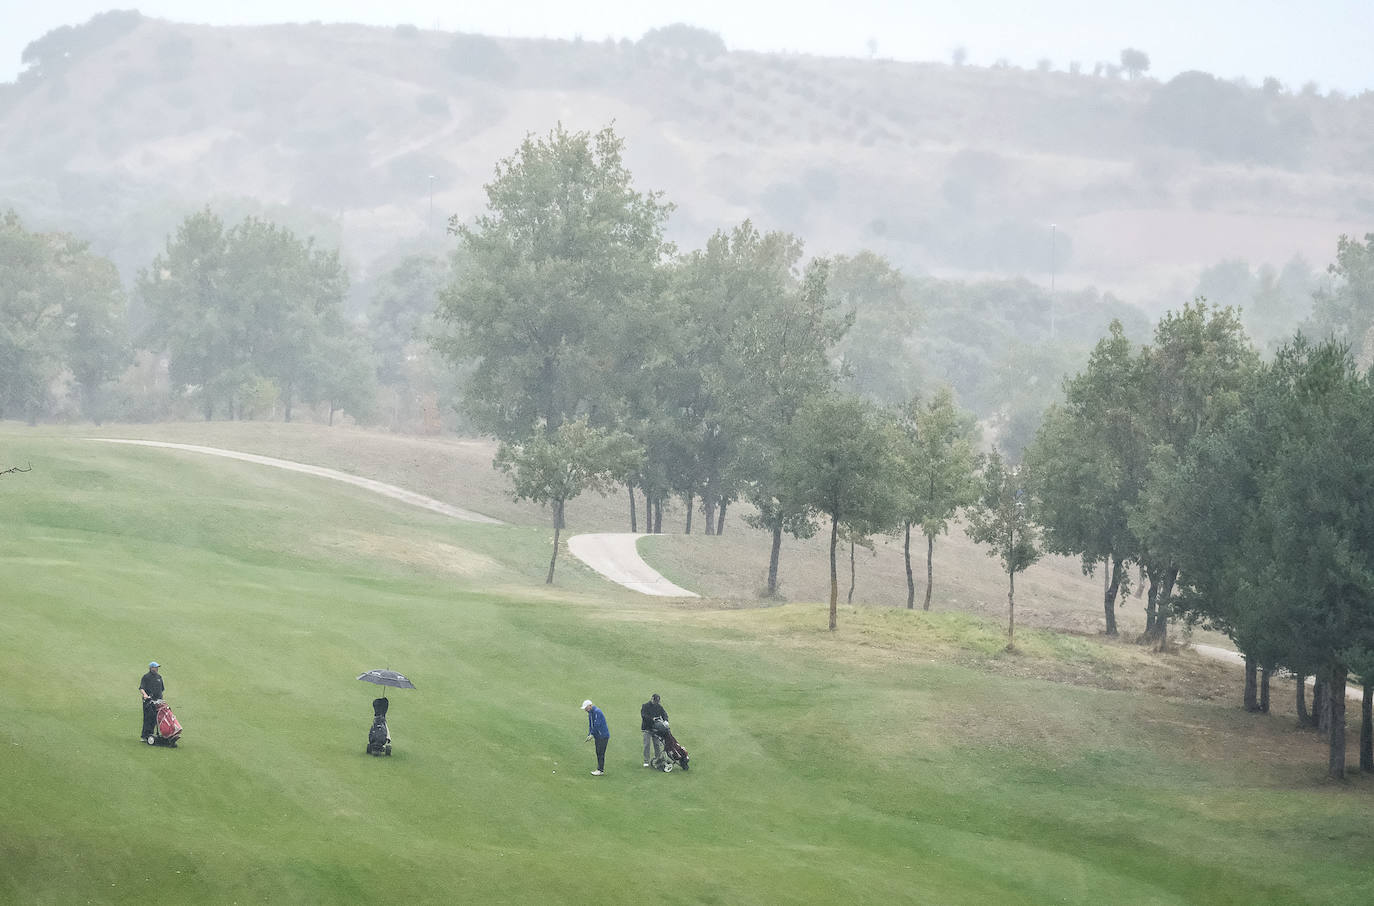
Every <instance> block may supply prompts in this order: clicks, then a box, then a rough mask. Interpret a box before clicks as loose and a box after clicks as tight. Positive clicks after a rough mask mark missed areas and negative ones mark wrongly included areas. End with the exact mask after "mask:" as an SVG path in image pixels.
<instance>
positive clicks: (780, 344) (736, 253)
mask: <svg viewBox="0 0 1374 906" xmlns="http://www.w3.org/2000/svg"><path fill="white" fill-rule="evenodd" d="M802 256H803V252H802V244H801V242H800V240H798V239H797V238H796V237H794V236H792V235H790V234H787V233H776V232H775V233H767V234H760V233H759V232H758V231H757V230H756V229H755V228H754V226H753V225H752V224H751V223H749V222H748V221H746V222H744V223H743V224H741V225H740V226H738V227H737V228H736V229H735V230H733V231H732V232H731V233H730V234H729V235H726V234H723V233H718V234H716V236H714V237H712V241H711V242H710V243H708V245H707V249H706V252H705V254H704V255H703V257H702V259H701V264H702V265H703V266H704V267H705V268H706V273H707V274H708V275H710V276H709V279H708V281H707V289H706V291H705V292H701V293H698V294H697V298H699V299H701V298H704V299H708V300H714V301H709V302H708V303H707V304H706V306H705V307H704V308H703V309H702V310H701V311H700V312H699V313H698V316H697V323H698V324H699V325H700V329H699V335H701V336H705V337H708V338H709V339H708V340H707V341H706V346H707V347H708V348H709V349H710V350H711V353H710V354H709V355H708V356H707V357H706V358H705V359H704V364H703V372H704V373H703V383H704V386H705V389H706V391H707V393H708V394H709V396H710V398H711V399H712V400H714V401H715V405H716V407H717V408H718V410H719V412H720V416H719V420H720V423H721V426H722V428H723V429H724V431H726V432H727V433H728V436H730V437H731V438H733V439H734V440H735V443H736V450H737V457H738V459H737V463H738V466H737V469H736V470H735V472H734V474H735V475H737V476H739V479H738V480H739V483H740V485H741V486H742V488H743V494H744V496H745V497H747V499H748V500H749V502H750V503H751V504H752V505H753V507H754V513H753V514H752V515H751V516H750V517H748V518H747V521H748V522H749V523H750V524H751V525H752V526H754V527H756V528H759V529H762V530H764V531H767V532H769V533H770V534H771V536H772V545H771V547H770V549H769V560H768V581H767V587H766V592H765V593H766V594H768V595H770V596H771V595H775V594H777V588H778V567H779V562H780V557H781V549H782V536H783V535H784V533H786V534H791V535H793V536H795V537H799V538H805V537H809V536H810V534H811V533H812V532H813V531H814V528H815V527H814V523H813V522H812V521H811V518H810V508H809V507H808V506H807V504H806V503H805V502H804V501H801V500H799V499H797V498H796V497H795V496H792V490H793V488H792V487H791V486H789V484H788V483H787V482H786V481H784V480H783V479H782V478H781V476H780V473H779V468H780V464H781V462H782V461H783V458H784V457H785V456H787V455H788V454H787V449H786V447H787V444H788V443H789V440H788V439H789V437H790V436H791V434H790V431H791V424H792V421H793V420H794V419H795V418H796V416H797V413H798V412H799V411H800V410H801V408H802V407H803V406H804V405H805V404H806V403H807V402H808V401H809V400H811V399H813V398H815V397H817V396H818V395H821V394H824V393H825V392H827V391H828V390H829V388H831V387H833V386H834V383H835V380H836V372H835V369H834V368H833V366H832V363H831V361H830V358H829V356H828V353H827V351H828V350H829V349H831V348H832V347H833V346H834V344H835V343H836V342H837V341H838V340H839V339H840V338H841V337H842V336H843V335H844V332H845V330H846V329H848V326H849V319H848V318H847V317H846V316H845V314H843V313H842V312H840V311H839V310H838V307H837V305H836V303H835V301H834V299H832V298H831V296H830V294H829V290H828V281H829V262H827V261H825V260H824V259H816V260H813V261H811V262H809V263H807V264H806V265H805V266H804V267H803V266H802V264H801V261H802ZM713 311H714V312H721V315H722V316H720V317H713V316H712V312H713ZM727 474H729V473H727Z"/></svg>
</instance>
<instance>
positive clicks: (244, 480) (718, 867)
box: [0, 431, 1374, 903]
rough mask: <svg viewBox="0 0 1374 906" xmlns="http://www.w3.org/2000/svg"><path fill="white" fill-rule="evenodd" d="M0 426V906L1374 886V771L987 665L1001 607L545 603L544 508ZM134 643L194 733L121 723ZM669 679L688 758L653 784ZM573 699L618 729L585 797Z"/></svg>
mask: <svg viewBox="0 0 1374 906" xmlns="http://www.w3.org/2000/svg"><path fill="white" fill-rule="evenodd" d="M0 437H3V441H2V442H0V450H2V451H3V456H4V457H5V459H6V461H13V462H30V461H32V462H33V464H34V466H35V468H34V471H33V472H30V473H26V474H23V475H19V476H6V477H5V478H4V479H3V480H0V481H3V483H2V484H0V500H3V502H4V506H5V509H6V512H7V516H8V518H7V520H6V521H7V530H6V532H5V533H4V538H3V539H2V540H0V589H3V592H0V594H2V595H3V609H4V613H5V625H6V632H5V633H3V634H0V681H3V683H4V685H5V688H6V696H5V698H4V704H3V705H0V726H3V727H4V734H3V738H0V744H3V745H4V748H5V750H6V755H5V758H4V762H3V764H4V765H5V772H4V773H5V777H6V780H7V783H6V789H7V793H8V795H7V797H6V798H5V799H4V801H3V805H0V901H14V902H30V903H31V902H51V903H67V902H80V901H85V900H90V901H92V902H120V901H132V900H135V899H142V898H145V897H147V896H149V895H150V894H153V893H154V892H156V894H157V895H158V896H159V897H169V898H177V899H182V900H189V901H191V902H205V901H213V902H232V901H235V900H237V901H240V902H266V901H275V902H363V901H381V900H384V899H385V900H411V901H423V902H454V901H460V900H473V899H476V898H478V897H480V898H481V899H482V900H483V901H485V902H530V901H532V900H534V899H536V898H540V899H546V900H553V901H556V902H590V901H594V900H600V901H609V902H623V901H629V900H631V899H634V900H641V899H645V898H649V897H653V896H658V897H659V898H661V899H666V900H667V901H668V902H719V903H727V902H728V903H749V902H758V903H774V902H799V901H811V902H860V901H863V902H871V901H876V900H879V899H880V898H881V899H884V900H897V901H912V900H914V901H926V902H993V901H995V902H1071V903H1073V902H1081V903H1101V902H1158V903H1175V902H1209V903H1217V902H1237V903H1241V902H1244V903H1257V902H1274V903H1292V902H1304V901H1306V902H1335V901H1344V902H1356V901H1361V900H1368V899H1369V898H1371V897H1374V875H1371V872H1370V870H1369V869H1368V867H1367V866H1368V842H1367V815H1368V808H1369V796H1370V794H1371V787H1370V786H1369V784H1368V782H1367V780H1366V779H1364V778H1358V779H1356V780H1355V781H1354V782H1352V783H1351V784H1349V787H1350V788H1333V787H1329V786H1327V785H1324V784H1322V783H1320V782H1318V781H1317V780H1316V778H1317V777H1318V776H1319V774H1320V765H1319V764H1318V759H1317V758H1316V754H1317V750H1316V748H1315V746H1314V743H1313V742H1312V740H1311V739H1310V738H1309V737H1307V736H1306V735H1304V734H1299V733H1296V732H1294V731H1291V730H1290V729H1288V722H1287V721H1284V720H1280V719H1270V720H1255V719H1253V718H1250V717H1248V716H1246V715H1243V714H1240V713H1238V712H1237V711H1236V710H1235V709H1234V708H1231V707H1225V706H1220V705H1212V704H1206V703H1195V702H1187V701H1182V700H1178V699H1166V698H1161V697H1157V696H1148V695H1141V694H1136V693H1123V692H1114V691H1108V690H1103V689H1099V688H1091V687H1077V686H1072V685H1065V684H1060V683H1046V682H1042V681H1038V680H1035V679H1027V678H1024V677H1021V676H1001V675H999V673H1004V672H1005V673H1010V674H1015V673H1017V670H1016V669H1015V667H1016V663H1015V662H1008V663H1006V664H1004V665H1003V666H1006V667H1007V668H1009V669H1007V670H1005V671H1003V670H993V671H989V670H988V669H986V667H987V664H986V659H987V658H989V657H993V655H991V654H989V653H987V652H986V651H982V652H981V653H980V647H979V646H980V644H983V643H980V641H979V640H980V639H987V638H992V639H995V638H996V634H997V630H996V627H995V626H993V627H988V626H986V625H984V624H981V623H979V622H978V621H977V620H974V619H972V618H970V617H967V616H962V615H956V614H941V615H936V616H933V617H927V616H921V615H919V614H908V613H905V612H901V611H896V610H890V609H876V610H875V609H871V608H857V609H852V610H847V611H846V613H845V614H843V615H842V624H841V632H840V634H839V635H838V636H837V637H830V636H828V634H826V633H824V632H823V631H822V630H820V629H819V628H817V627H816V626H815V625H814V622H815V621H814V620H813V616H814V614H815V613H816V610H815V608H814V607H813V606H812V607H808V606H807V605H801V604H798V605H789V606H786V607H776V608H768V609H752V608H751V609H721V608H718V607H713V606H709V605H700V604H699V605H696V606H687V605H671V604H665V603H663V602H655V601H649V600H646V599H642V598H638V597H636V596H632V595H629V594H622V593H619V592H617V591H615V590H613V589H608V588H607V587H606V586H605V585H603V584H602V583H600V582H599V580H597V579H596V578H595V577H594V576H592V575H590V574H589V573H588V572H587V571H585V570H583V569H581V568H579V567H578V566H577V565H576V564H575V563H573V562H572V561H567V562H564V563H563V565H562V566H561V567H560V574H559V575H560V579H559V585H558V588H557V591H556V592H553V593H550V592H548V591H547V590H546V589H545V588H544V587H543V585H542V582H541V579H542V568H543V551H544V545H545V544H546V543H547V533H546V532H545V531H544V530H543V529H542V528H539V527H534V528H529V527H522V526H518V525H517V526H511V527H509V528H492V527H487V526H465V525H461V524H455V523H452V522H449V521H446V520H443V519H442V518H440V517H437V516H431V515H430V514H427V513H424V512H422V511H415V510H411V509H408V508H405V507H403V506H401V505H399V504H393V503H391V502H388V501H385V500H380V499H376V498H373V497H371V496H369V495H367V494H366V493H365V492H362V491H358V490H355V489H352V488H348V487H344V486H340V485H336V484H333V483H329V482H326V481H324V480H320V479H313V478H309V477H306V476H301V475H295V474H291V473H286V472H277V471H274V470H268V469H264V468H261V467H256V466H251V465H248V464H242V463H234V462H228V461H221V460H209V459H204V458H200V457H193V456H190V455H184V454H174V453H169V452H166V451H157V450H140V449H131V448H123V447H107V446H104V445H97V444H91V443H89V442H86V441H80V440H77V439H74V438H68V437H61V436H41V435H32V434H27V433H25V434H20V433H16V432H10V431H5V432H3V434H0ZM186 439H188V440H189V439H191V438H186ZM205 442H210V441H209V440H205ZM220 442H222V443H224V445H226V446H228V445H229V443H227V442H225V441H223V440H221V441H220ZM240 446H242V445H240ZM378 477H381V476H378ZM360 539H361V540H360ZM942 638H943V639H944V642H943V643H941V642H940V641H939V640H940V639H942ZM1025 642H1026V648H1027V654H1026V655H1024V656H1023V657H1024V658H1025V659H1027V660H1030V661H1034V660H1035V659H1037V658H1041V659H1059V660H1064V661H1069V662H1071V661H1074V660H1075V659H1077V660H1079V661H1081V662H1082V663H1084V664H1087V665H1089V666H1088V667H1087V668H1085V669H1089V670H1090V671H1091V670H1098V671H1103V670H1105V671H1110V670H1111V669H1113V668H1114V667H1121V668H1122V669H1126V668H1127V667H1128V666H1129V665H1128V664H1126V663H1125V661H1124V660H1123V659H1124V658H1125V657H1126V655H1125V654H1123V653H1122V652H1120V651H1118V650H1116V649H1113V648H1110V647H1102V646H1097V645H1096V644H1094V643H1092V642H1090V641H1088V640H1083V639H1074V638H1072V637H1069V638H1065V637H1061V636H1054V635H1052V634H1037V633H1028V634H1027V638H1026V640H1025ZM984 647H985V648H986V647H987V645H986V644H984ZM150 657H156V658H157V659H159V660H162V661H165V662H166V664H167V668H166V674H167V677H168V697H169V700H171V701H172V703H173V704H174V706H175V707H176V710H177V712H178V715H179V716H180V717H181V719H182V722H183V724H185V726H186V742H185V744H184V745H183V746H182V747H181V748H179V749H178V750H176V751H169V750H164V749H156V750H149V749H148V747H146V746H142V745H140V744H139V743H138V742H137V741H136V740H135V739H134V734H133V733H130V732H128V731H129V730H130V729H134V728H135V725H136V721H137V720H138V710H137V707H136V704H135V701H136V693H135V691H134V686H135V685H136V683H137V677H138V675H139V674H140V673H141V672H142V667H141V664H142V663H144V662H146V660H147V659H149V658H150ZM373 666H391V667H394V668H399V669H402V670H405V671H406V672H407V673H408V674H410V675H411V676H413V677H414V678H415V680H416V682H417V684H418V685H419V686H420V688H419V689H418V690H416V691H415V692H404V693H397V694H396V695H395V696H394V701H393V709H392V711H393V715H392V732H393V736H394V737H395V739H396V752H397V754H396V755H395V756H394V757H392V758H391V759H371V758H367V757H366V756H364V755H363V754H362V747H363V743H364V741H365V735H366V727H367V723H368V718H369V715H370V711H369V709H368V702H369V700H370V698H371V697H372V694H373V692H374V691H375V689H374V687H371V686H364V685H362V684H357V683H354V682H353V681H352V676H354V675H356V674H357V673H359V672H361V671H362V670H364V669H366V668H368V667H373ZM651 689H657V691H659V692H661V693H662V694H663V696H664V700H665V703H666V705H667V707H668V709H669V712H670V713H671V714H672V715H673V717H674V723H675V729H677V730H678V731H679V736H680V738H681V740H682V742H683V744H684V745H686V746H687V747H688V748H689V749H690V750H691V751H692V752H693V756H694V761H695V768H694V769H693V771H692V772H690V773H689V774H685V775H684V774H677V773H675V774H673V775H670V776H666V777H665V776H661V775H652V774H650V772H648V771H644V770H643V769H642V768H640V767H639V764H638V754H637V749H638V743H639V740H638V734H637V733H636V732H635V726H634V723H635V706H636V705H637V704H638V703H639V702H640V701H641V700H642V699H643V698H644V697H645V695H647V692H648V691H650V690H651ZM585 696H590V697H592V698H594V699H597V700H598V701H599V702H600V703H601V704H602V705H603V707H605V709H606V711H607V714H608V716H609V719H610V723H611V728H612V733H613V739H612V744H611V750H610V758H609V761H610V765H609V774H608V776H607V777H606V778H604V779H599V780H598V779H593V778H591V777H588V776H587V771H588V770H589V768H590V766H591V761H592V753H591V749H590V746H589V745H586V744H583V743H582V741H581V740H582V736H583V735H584V733H585V730H584V725H585V721H584V720H583V717H582V715H581V714H580V713H579V712H578V711H577V703H578V702H580V701H581V699H582V698H583V697H585ZM555 772H556V773H555Z"/></svg>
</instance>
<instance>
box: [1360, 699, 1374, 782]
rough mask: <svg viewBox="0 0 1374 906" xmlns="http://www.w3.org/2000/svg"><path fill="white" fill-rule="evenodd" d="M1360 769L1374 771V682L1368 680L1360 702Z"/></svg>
mask: <svg viewBox="0 0 1374 906" xmlns="http://www.w3.org/2000/svg"><path fill="white" fill-rule="evenodd" d="M1360 770H1361V771H1363V772H1365V773H1368V772H1370V771H1374V683H1371V682H1368V681H1366V682H1365V684H1364V699H1363V701H1361V703H1360Z"/></svg>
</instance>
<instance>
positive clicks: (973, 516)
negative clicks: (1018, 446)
mask: <svg viewBox="0 0 1374 906" xmlns="http://www.w3.org/2000/svg"><path fill="white" fill-rule="evenodd" d="M1026 478H1027V476H1026V474H1025V473H1024V471H1023V470H1022V469H1018V468H1016V467H1015V466H1010V467H1009V466H1007V465H1006V464H1005V463H1004V462H1003V461H1002V457H1001V455H1000V454H998V453H997V452H996V451H993V453H992V454H990V455H989V456H988V459H987V463H986V465H985V466H984V469H983V493H982V496H981V497H980V498H979V500H978V502H977V503H975V504H974V505H973V506H972V507H970V508H969V509H968V511H967V512H968V528H967V531H968V536H969V537H970V538H972V539H973V540H974V541H976V542H978V543H979V544H986V545H988V548H989V550H988V556H989V557H996V558H998V559H999V560H1000V561H1001V563H1002V569H1003V571H1005V572H1006V574H1007V650H1008V651H1011V650H1013V649H1014V648H1015V647H1016V574H1017V573H1019V572H1024V571H1025V570H1026V569H1028V568H1029V567H1030V566H1031V565H1032V564H1034V563H1035V561H1037V560H1039V559H1040V548H1039V543H1038V542H1039V532H1038V530H1037V528H1036V525H1035V522H1034V520H1033V519H1032V517H1031V514H1030V512H1029V509H1030V493H1029V490H1028V488H1027V481H1026Z"/></svg>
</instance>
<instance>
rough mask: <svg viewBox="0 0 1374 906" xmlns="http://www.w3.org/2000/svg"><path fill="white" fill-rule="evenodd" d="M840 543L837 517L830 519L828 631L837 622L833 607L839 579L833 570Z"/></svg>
mask: <svg viewBox="0 0 1374 906" xmlns="http://www.w3.org/2000/svg"><path fill="white" fill-rule="evenodd" d="M839 543H840V520H839V518H838V517H833V516H832V517H831V519H830V631H831V632H834V631H835V626H836V625H837V622H836V620H835V607H836V605H837V604H838V603H839V598H840V581H839V576H838V575H837V574H836V571H835V547H836V546H837V545H838V544H839Z"/></svg>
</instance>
